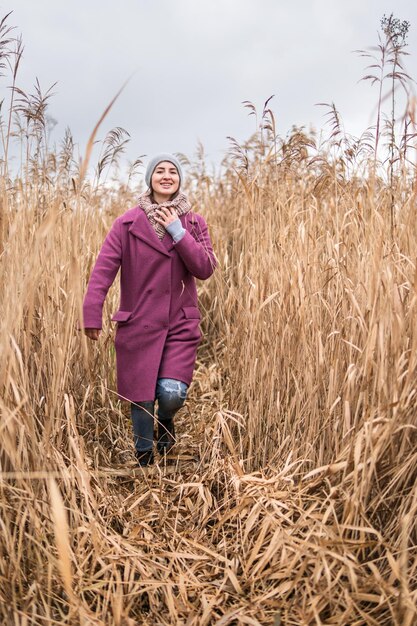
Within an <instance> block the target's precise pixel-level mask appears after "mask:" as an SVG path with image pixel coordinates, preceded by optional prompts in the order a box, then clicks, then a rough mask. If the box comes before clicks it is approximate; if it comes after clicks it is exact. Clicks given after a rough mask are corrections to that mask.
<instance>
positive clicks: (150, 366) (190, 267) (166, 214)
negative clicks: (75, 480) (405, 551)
mask: <svg viewBox="0 0 417 626" xmlns="http://www.w3.org/2000/svg"><path fill="white" fill-rule="evenodd" d="M145 180H146V183H147V185H148V187H149V188H148V190H147V191H146V192H145V193H144V194H142V195H141V196H140V197H139V203H138V205H137V206H136V207H134V208H133V209H130V210H129V211H127V212H126V213H124V214H123V215H121V216H120V217H119V218H117V219H116V220H115V222H114V224H113V226H112V228H111V230H110V232H109V234H108V235H107V237H106V239H105V241H104V244H103V246H102V248H101V250H100V253H99V255H98V258H97V261H96V264H95V266H94V269H93V271H92V274H91V277H90V281H89V283H88V288H87V293H86V296H85V298H84V311H83V312H84V320H83V327H84V331H85V334H86V335H87V337H89V338H90V339H92V340H97V339H98V338H99V336H100V330H101V327H102V309H103V304H104V300H105V298H106V295H107V292H108V290H109V288H110V285H111V284H112V282H113V281H114V279H115V277H116V274H117V272H118V270H119V268H121V273H120V286H121V293H120V308H119V310H118V311H117V312H116V313H115V315H114V316H113V318H112V320H113V321H114V322H117V330H116V337H115V347H116V359H117V387H118V393H119V395H120V396H121V398H122V399H125V400H129V401H130V402H131V416H132V424H133V432H134V441H135V449H136V456H137V459H138V462H139V465H141V466H145V465H149V464H151V463H153V461H154V453H153V430H154V408H155V401H156V400H157V401H158V414H157V417H158V433H157V449H158V452H159V453H160V454H165V453H166V452H168V451H169V450H170V449H171V448H172V446H173V445H174V443H175V429H174V416H175V414H176V412H177V411H178V410H179V409H180V408H181V406H182V405H183V404H184V401H185V398H186V395H187V389H188V386H189V385H190V383H191V379H192V376H193V371H194V364H195V359H196V353H197V347H198V344H199V342H200V338H201V333H200V328H199V324H200V311H199V309H198V302H197V289H196V284H195V278H200V279H206V278H208V277H209V276H211V274H212V273H213V271H214V268H215V265H216V261H215V256H214V253H213V249H212V246H211V242H210V237H209V234H208V230H207V224H206V222H205V220H204V219H203V217H202V216H201V215H198V214H197V213H193V212H192V211H191V206H190V204H189V202H188V198H187V196H186V195H185V194H184V193H183V192H181V191H180V185H181V182H182V169H181V165H180V163H179V162H178V160H177V159H176V158H175V157H174V156H173V155H170V154H159V155H157V156H155V157H154V158H153V159H152V160H151V161H150V162H149V164H148V167H147V170H146V174H145Z"/></svg>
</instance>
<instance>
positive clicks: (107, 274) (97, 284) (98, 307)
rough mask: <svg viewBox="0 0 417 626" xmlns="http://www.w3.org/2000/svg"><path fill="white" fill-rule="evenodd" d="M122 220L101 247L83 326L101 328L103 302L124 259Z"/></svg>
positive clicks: (90, 287)
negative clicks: (121, 233)
mask: <svg viewBox="0 0 417 626" xmlns="http://www.w3.org/2000/svg"><path fill="white" fill-rule="evenodd" d="M120 228H121V225H120V221H119V220H116V221H115V222H114V223H113V226H112V228H111V230H110V231H109V233H108V235H107V237H106V238H105V240H104V243H103V245H102V247H101V250H100V252H99V255H98V257H97V260H96V262H95V265H94V268H93V271H92V272H91V276H90V280H89V281H88V286H87V292H86V294H85V298H84V303H83V328H101V327H102V312H103V304H104V300H105V299H106V295H107V292H108V290H109V289H110V286H111V284H112V283H113V281H114V279H115V277H116V274H117V272H118V270H119V267H120V264H121V261H122V243H121V235H120Z"/></svg>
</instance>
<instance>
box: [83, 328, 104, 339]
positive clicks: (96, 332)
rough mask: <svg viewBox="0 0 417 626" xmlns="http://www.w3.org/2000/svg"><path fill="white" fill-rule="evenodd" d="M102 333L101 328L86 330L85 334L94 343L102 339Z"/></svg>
mask: <svg viewBox="0 0 417 626" xmlns="http://www.w3.org/2000/svg"><path fill="white" fill-rule="evenodd" d="M100 332H101V330H100V328H84V333H85V334H86V335H87V337H88V338H89V339H92V340H93V341H97V339H98V338H99V337H100Z"/></svg>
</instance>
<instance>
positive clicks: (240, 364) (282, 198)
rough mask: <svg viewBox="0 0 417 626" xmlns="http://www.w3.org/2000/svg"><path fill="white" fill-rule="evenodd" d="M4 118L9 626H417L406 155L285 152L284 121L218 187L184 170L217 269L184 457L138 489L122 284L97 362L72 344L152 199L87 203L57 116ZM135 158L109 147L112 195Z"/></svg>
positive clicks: (2, 553)
mask: <svg viewBox="0 0 417 626" xmlns="http://www.w3.org/2000/svg"><path fill="white" fill-rule="evenodd" d="M1 35H2V37H3V40H4V41H5V40H6V39H8V38H10V35H9V34H8V31H7V26H6V23H5V22H3V23H2V25H1ZM8 45H9V44H8ZM0 50H1V51H2V54H3V55H6V53H7V46H6V45H4V46H2V47H1V48H0ZM16 58H17V57H16V55H14V56H13V55H12V54H9V57H7V59H6V60H7V63H8V62H10V64H11V69H12V70H13V68H14V67H15V65H14V62H15V61H16ZM7 63H6V62H5V64H4V67H5V68H6V66H7ZM4 71H6V69H4ZM12 74H13V72H12ZM7 80H8V81H9V82H10V77H9V76H8V77H7ZM11 93H12V96H13V98H14V100H13V101H12V102H11V107H12V109H13V111H14V115H16V116H17V117H16V118H15V119H14V121H13V120H12V119H10V120H9V118H8V113H7V111H6V104H5V105H4V107H5V108H4V110H3V111H2V115H3V118H2V140H3V141H2V143H3V152H2V154H3V157H2V159H3V160H2V162H1V168H2V176H1V181H0V185H1V187H0V202H1V205H0V208H1V213H0V255H1V257H0V258H1V263H0V293H1V298H0V413H1V421H0V430H1V439H0V441H1V444H0V622H1V623H2V624H5V625H14V626H26V625H34V626H35V625H36V626H37V625H39V626H46V625H48V624H57V623H59V624H67V625H69V626H73V625H80V626H84V625H85V626H86V625H91V626H93V625H94V626H95V625H97V626H99V625H100V626H104V625H106V626H107V625H108V626H113V625H114V626H135V625H142V624H143V625H149V626H150V625H152V626H153V625H166V626H168V625H175V626H180V625H182V626H212V625H213V626H214V625H216V626H226V625H231V626H236V625H239V626H240V625H243V624H248V625H252V626H259V625H262V626H263V625H265V624H269V625H271V626H272V625H274V626H278V625H282V626H284V625H285V626H296V625H297V626H299V625H302V626H308V625H310V624H311V625H313V624H314V625H320V624H323V625H324V624H325V625H328V626H330V625H332V626H336V625H337V626H339V625H349V626H361V625H365V624H366V625H374V626H388V625H395V626H413V625H414V624H416V623H417V610H416V601H417V590H416V581H417V559H416V556H417V554H416V539H417V533H416V530H417V529H416V510H417V488H416V468H417V451H416V450H417V448H416V442H417V436H416V434H417V266H416V262H417V223H416V191H417V187H416V175H415V167H414V166H413V165H412V164H410V163H407V160H406V157H407V153H406V151H405V150H404V151H403V153H401V151H398V155H399V156H398V160H397V161H396V163H395V170H394V171H393V172H390V174H393V175H392V176H389V175H387V171H388V170H387V166H385V167H384V166H383V165H381V164H379V162H378V163H377V162H376V158H375V154H374V153H373V152H372V149H371V146H369V144H366V145H365V143H366V142H364V145H363V146H360V145H359V144H357V145H356V144H355V145H354V144H353V142H350V141H349V140H348V139H347V138H345V140H344V141H341V137H342V135H341V131H340V129H338V127H337V124H336V126H333V129H332V131H331V132H330V136H329V139H328V141H327V142H326V143H325V144H324V145H322V146H317V145H316V140H315V138H314V137H313V136H311V135H307V134H305V133H304V132H303V131H302V130H300V129H298V130H297V129H294V131H293V132H292V134H291V135H290V136H289V137H288V138H287V139H286V140H285V141H284V140H281V139H277V138H276V137H275V133H274V120H273V116H272V114H271V113H270V112H268V110H267V109H266V110H265V111H264V112H263V115H262V119H261V122H262V126H263V129H261V130H259V131H258V132H257V133H255V134H254V136H253V137H251V138H250V139H249V140H248V141H247V142H246V143H245V144H244V145H243V146H239V145H237V144H236V143H233V144H232V149H231V151H230V153H229V155H228V156H227V157H226V158H225V161H224V164H223V169H222V174H221V176H219V177H213V176H211V175H209V174H208V173H207V171H206V169H205V165H204V161H203V158H202V157H201V158H196V160H195V162H193V163H190V164H189V167H188V181H187V191H188V192H189V193H190V195H191V196H192V197H193V200H194V203H195V207H196V210H198V211H199V212H201V213H202V214H203V215H204V217H205V218H206V219H207V221H208V223H209V227H210V232H211V235H212V239H213V244H214V247H215V251H216V254H217V257H218V260H219V268H218V270H217V271H216V273H215V275H214V276H213V277H212V278H211V279H210V280H209V281H207V282H205V283H201V284H200V286H199V292H200V303H201V309H202V311H203V318H204V319H203V322H202V324H203V332H204V340H203V342H202V345H201V349H200V352H199V359H198V365H197V369H196V373H195V378H194V382H193V385H192V387H191V390H190V396H189V400H188V402H187V406H186V407H185V408H184V409H183V410H182V411H181V413H180V414H179V417H178V431H179V433H178V434H179V443H178V446H177V448H176V450H177V455H176V456H174V457H173V459H172V462H171V463H170V464H164V463H158V464H157V465H156V466H155V467H154V468H152V469H146V470H141V469H135V463H134V454H133V440H132V434H131V430H130V422H129V406H128V405H127V404H124V403H121V402H120V401H119V400H118V398H117V396H116V394H115V359H114V348H113V336H114V328H113V325H112V324H111V323H110V317H111V314H112V313H113V312H114V311H115V310H116V309H117V308H118V285H117V284H116V283H115V284H114V286H113V287H112V289H111V291H110V293H109V295H108V298H107V301H106V305H105V311H104V322H105V326H104V330H103V333H102V336H101V338H100V341H99V342H97V343H92V342H91V343H89V342H88V341H87V339H86V337H85V336H84V335H82V334H81V333H80V332H78V331H77V329H76V326H77V319H78V317H79V315H80V310H81V303H82V297H83V293H84V289H85V285H86V281H87V279H88V276H89V273H90V270H91V267H92V264H93V262H94V260H95V257H96V255H97V252H98V250H99V247H100V245H101V243H102V241H103V238H104V236H105V234H106V232H107V230H108V228H109V227H110V225H111V223H112V220H113V219H114V218H115V217H116V216H117V215H120V214H121V213H122V212H123V211H124V210H126V209H128V208H129V207H131V206H134V204H135V197H136V195H137V192H138V189H137V188H136V187H135V184H133V182H132V183H131V184H130V185H122V184H120V185H115V184H113V185H112V186H110V185H105V184H103V183H102V182H101V179H99V180H97V179H96V180H95V181H92V180H90V179H88V178H87V177H84V176H83V171H82V168H81V169H80V167H79V164H78V162H77V159H76V158H75V156H74V151H73V146H72V141H71V137H70V134H69V133H68V134H67V136H66V138H65V141H64V142H63V144H62V146H61V147H60V148H59V149H58V150H57V151H55V152H53V151H51V149H48V147H47V143H46V127H47V124H46V119H47V118H46V117H45V115H46V111H47V104H48V98H47V97H46V98H45V97H44V96H42V94H41V93H40V92H36V91H35V93H34V96H32V97H30V96H28V95H26V94H22V93H19V92H18V91H12V92H11ZM8 97H10V94H9V95H8ZM333 113H334V112H333ZM412 116H413V113H412V111H410V131H409V132H410V135H411V133H412V130H413V129H412V125H411V121H412ZM16 120H19V124H20V126H19V124H17V122H16ZM9 122H10V123H9ZM12 132H13V133H14V134H15V135H16V136H15V137H14V139H13V140H14V141H18V142H19V141H20V146H21V150H20V153H21V155H22V157H21V169H20V171H19V174H18V175H13V176H12V175H11V173H10V172H9V170H8V144H9V138H10V137H11V133H12ZM413 132H414V131H413ZM122 139H123V137H122V135H121V134H120V132H119V135H118V133H117V132H116V133H114V134H113V135H112V136H111V137H110V139H109V141H108V142H107V144H106V146H107V147H105V150H107V153H105V154H104V156H106V154H107V157H106V159H107V160H105V161H104V162H102V163H101V166H100V167H101V169H102V170H103V171H107V170H108V169H109V168H110V167H111V162H112V160H114V159H112V155H113V154H114V152H115V151H116V157H117V146H118V145H120V143H121V142H122ZM412 142H413V140H410V142H409V152H410V156H411V152H412ZM112 151H113V152H112ZM401 156H403V158H401ZM116 157H115V158H116ZM110 176H111V175H110ZM132 180H133V179H132Z"/></svg>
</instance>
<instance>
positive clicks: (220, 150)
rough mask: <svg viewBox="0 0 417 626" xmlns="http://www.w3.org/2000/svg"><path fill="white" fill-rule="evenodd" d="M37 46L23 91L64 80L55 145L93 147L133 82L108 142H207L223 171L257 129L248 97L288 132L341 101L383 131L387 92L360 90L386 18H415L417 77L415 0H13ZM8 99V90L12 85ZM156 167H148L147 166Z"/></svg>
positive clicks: (31, 50)
mask: <svg viewBox="0 0 417 626" xmlns="http://www.w3.org/2000/svg"><path fill="white" fill-rule="evenodd" d="M0 2H1V13H2V15H4V14H6V13H7V12H9V11H11V10H12V11H13V13H12V15H11V16H10V18H9V24H10V25H14V26H16V31H15V32H16V34H18V33H21V34H22V37H23V42H24V46H25V51H24V58H23V60H22V64H21V69H20V75H19V77H18V85H19V86H20V87H22V88H23V89H25V90H30V89H31V87H32V85H33V84H34V81H35V79H36V77H37V78H38V79H39V81H40V84H41V86H42V88H43V89H44V90H46V89H47V88H48V87H50V86H51V85H52V84H53V83H54V82H56V81H57V85H56V87H55V88H54V92H55V96H54V97H53V99H52V100H51V104H50V110H49V113H50V115H51V116H52V117H53V118H55V119H56V121H57V125H56V128H55V131H54V138H55V139H56V141H59V140H60V139H61V138H62V136H63V134H64V131H65V128H66V127H67V126H69V127H70V129H71V131H72V133H73V135H74V139H75V141H76V142H77V144H78V145H79V149H80V153H83V151H84V149H85V145H86V142H87V140H88V136H89V134H90V133H91V131H92V129H93V127H94V125H95V123H96V122H97V120H98V119H99V117H100V115H101V113H102V112H103V110H104V108H105V107H106V105H107V104H108V103H109V101H110V100H111V99H112V97H113V96H114V95H115V94H116V92H117V91H118V89H119V88H120V87H121V85H122V84H123V82H124V81H125V80H126V79H127V78H129V77H131V78H130V81H129V83H128V84H127V86H126V88H125V89H124V91H123V93H122V94H121V96H120V97H119V99H118V100H117V102H116V103H115V105H114V107H113V109H112V111H111V113H110V114H109V116H108V117H107V118H106V120H105V122H104V123H103V126H102V128H101V130H100V133H99V136H100V137H103V136H104V135H105V133H106V132H107V131H108V130H110V129H111V128H113V127H115V126H121V127H123V128H125V129H126V130H127V131H128V132H129V133H130V135H131V143H130V145H129V148H128V152H127V157H126V158H127V159H130V160H134V159H135V158H137V157H138V156H139V155H141V154H146V155H152V154H155V153H157V152H160V151H168V152H183V153H185V154H186V155H187V156H189V157H192V156H193V154H194V152H195V149H196V146H197V142H198V141H199V140H200V141H201V142H202V144H203V145H204V147H205V150H206V153H207V157H208V161H209V162H210V161H212V162H214V163H219V162H220V160H221V158H222V156H223V154H224V152H225V150H226V149H227V147H228V145H229V142H228V140H227V139H226V137H227V136H228V135H231V136H234V137H235V138H237V139H238V140H244V139H246V138H248V136H249V135H250V134H251V133H252V132H253V131H254V130H255V126H254V118H253V117H248V114H247V110H246V109H244V108H243V105H242V101H243V100H250V101H252V102H254V103H255V105H256V106H257V107H258V108H259V109H261V108H262V104H263V102H264V101H265V100H266V99H267V98H268V97H269V96H271V95H272V94H275V97H274V99H273V100H272V102H271V105H272V109H273V111H274V113H275V116H276V121H277V130H278V132H279V134H280V135H282V136H285V135H286V134H287V132H288V131H289V130H290V129H291V127H292V125H294V124H296V125H305V126H306V127H307V128H309V127H310V125H313V126H314V127H315V128H316V129H318V130H319V129H320V128H321V127H323V125H324V122H325V120H324V117H323V113H324V111H323V109H321V108H320V107H317V106H315V105H316V104H317V103H318V102H328V103H330V102H334V103H335V104H336V106H337V107H338V109H339V110H340V112H341V114H342V118H343V121H344V125H345V128H346V130H347V131H348V132H350V133H353V134H355V135H357V134H360V132H361V131H363V130H365V128H366V127H367V126H368V125H370V124H371V123H373V120H374V107H375V104H376V100H377V90H376V88H375V87H374V88H371V86H370V85H369V84H365V83H363V82H362V83H360V82H358V81H359V80H360V78H361V77H362V76H363V75H364V73H365V69H364V68H365V66H366V60H365V59H361V58H360V57H359V56H358V55H357V54H355V53H354V52H353V51H354V50H357V49H364V48H367V47H369V46H372V45H376V44H377V43H378V36H377V33H378V30H379V27H380V19H381V17H382V16H383V14H384V13H385V14H386V15H389V14H391V13H392V12H394V15H395V17H398V18H400V19H401V20H408V21H410V22H411V29H410V34H409V37H408V44H409V45H408V52H409V53H410V57H408V60H407V69H408V71H409V73H410V74H411V76H413V78H416V79H417V50H416V47H417V45H416V43H417V2H415V0H395V2H394V0H391V1H386V0H349V2H347V1H346V0H293V1H290V0H204V1H203V0H119V1H118V2H114V0H83V1H81V0H72V1H71V2H63V1H61V2H60V1H59V0H36V1H34V0H3V1H1V0H0ZM2 81H3V82H2V83H1V91H2V92H3V94H2V95H1V98H3V97H4V95H5V93H6V90H5V89H6V87H7V84H6V83H5V82H4V79H2ZM145 160H146V159H145Z"/></svg>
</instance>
